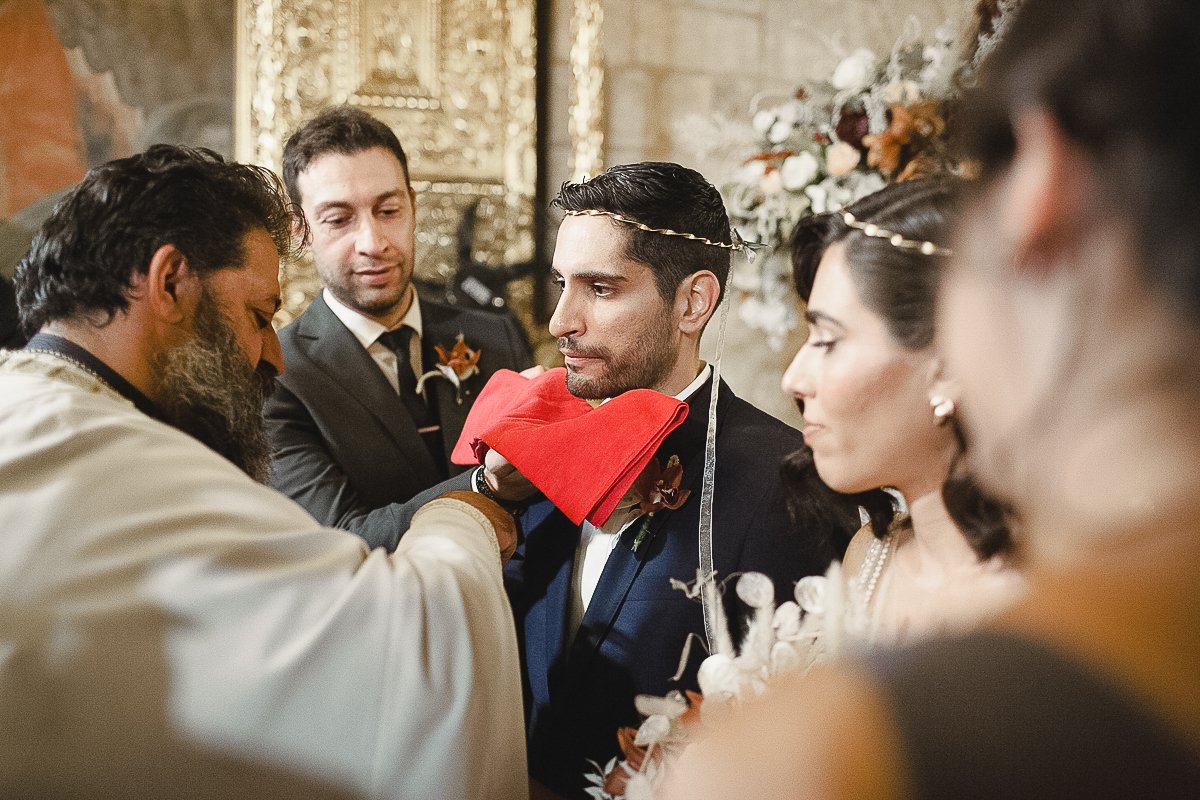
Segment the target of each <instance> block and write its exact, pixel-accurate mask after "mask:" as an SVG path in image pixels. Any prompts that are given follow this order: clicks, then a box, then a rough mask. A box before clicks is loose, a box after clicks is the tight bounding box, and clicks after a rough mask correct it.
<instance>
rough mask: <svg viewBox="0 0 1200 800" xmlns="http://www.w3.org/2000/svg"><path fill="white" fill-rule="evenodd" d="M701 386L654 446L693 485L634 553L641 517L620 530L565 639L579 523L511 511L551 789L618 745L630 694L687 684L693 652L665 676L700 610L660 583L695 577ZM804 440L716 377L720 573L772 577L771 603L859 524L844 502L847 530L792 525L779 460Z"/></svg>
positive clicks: (629, 713)
mask: <svg viewBox="0 0 1200 800" xmlns="http://www.w3.org/2000/svg"><path fill="white" fill-rule="evenodd" d="M711 386H712V383H711V381H710V382H709V384H708V385H707V386H705V387H703V388H701V389H700V390H699V391H698V392H697V393H696V394H695V395H693V397H692V398H690V399H689V401H688V403H689V406H690V409H689V412H688V416H687V419H686V420H685V421H684V423H683V424H682V425H681V426H680V427H679V428H677V429H676V430H675V431H673V432H672V433H671V435H670V436H669V437H668V438H667V440H666V441H665V442H664V444H663V446H662V447H661V448H660V450H659V451H658V454H657V457H658V459H659V461H660V463H663V464H665V463H666V460H667V459H668V458H669V457H670V456H671V455H678V456H680V459H681V461H682V463H683V466H684V477H683V482H682V484H681V485H682V486H685V487H689V488H690V489H691V496H690V498H689V499H688V501H687V502H686V503H685V504H684V505H683V507H681V508H680V509H679V510H677V511H669V510H663V511H659V512H658V513H657V514H655V516H654V517H653V518H652V521H651V523H650V525H649V528H648V530H647V535H646V536H645V537H644V539H643V541H642V544H641V546H640V547H639V548H638V552H637V553H635V552H633V550H632V544H633V540H634V538H635V537H636V536H637V533H638V530H639V528H640V526H641V524H642V522H641V521H637V522H635V523H633V524H632V525H631V526H630V527H629V529H627V530H626V531H625V532H624V533H623V534H622V536H621V539H620V541H618V543H617V545H616V547H615V548H614V549H613V551H612V554H611V555H610V556H609V559H608V561H607V563H606V565H605V567H604V572H603V573H602V575H601V577H600V582H599V584H598V586H597V587H596V591H595V594H594V595H593V597H592V600H591V603H590V604H589V606H588V609H587V612H586V614H585V615H584V618H583V623H582V625H581V626H580V628H579V632H578V634H577V635H576V634H574V632H573V631H571V630H569V614H570V602H571V576H572V569H573V566H574V560H575V552H576V547H577V544H578V542H579V528H578V526H575V525H572V524H571V522H570V520H568V519H567V518H566V516H565V515H563V514H562V512H560V511H558V510H557V509H556V508H554V507H553V505H551V504H550V503H549V502H548V501H543V502H540V503H535V504H534V505H533V506H531V507H530V508H529V509H528V510H527V511H526V512H525V514H524V515H523V517H522V528H523V535H524V539H523V541H522V543H521V545H520V547H519V548H518V552H517V556H515V557H514V558H513V560H512V561H510V562H509V563H508V565H507V566H506V568H505V581H506V584H507V587H508V590H509V597H510V599H511V601H512V604H513V611H514V614H515V616H516V623H517V636H518V640H519V642H520V646H521V657H522V667H523V671H524V683H525V691H526V707H527V716H528V719H527V722H528V726H529V730H528V733H529V762H530V774H531V776H532V777H534V778H536V779H538V780H540V781H542V782H543V783H545V784H546V785H548V786H549V787H550V788H552V789H554V790H556V791H558V792H560V793H562V794H565V795H568V796H582V794H583V792H582V787H583V780H582V776H583V775H584V773H585V772H586V771H588V769H589V765H588V763H587V760H588V759H591V760H593V761H596V762H598V763H600V764H601V765H603V764H604V763H605V762H606V761H607V760H608V759H609V758H611V757H612V756H614V755H616V754H617V753H618V747H617V740H616V731H617V728H618V727H620V726H624V725H630V726H636V725H637V724H638V723H639V722H640V718H639V715H638V713H637V711H636V710H635V708H634V703H633V701H634V697H635V696H636V695H638V694H642V693H648V694H655V695H663V694H666V693H667V692H668V691H670V690H671V689H684V688H689V689H695V688H697V684H696V670H697V668H698V667H699V664H700V661H701V660H703V658H704V655H705V653H704V652H703V648H701V647H693V648H692V651H691V657H690V659H689V661H688V664H687V668H686V670H685V672H684V675H683V678H682V680H680V681H679V682H672V681H671V677H672V675H673V674H674V673H675V671H676V669H677V667H678V665H679V660H680V655H681V653H682V652H683V648H684V644H685V642H686V640H687V638H688V634H691V633H694V634H697V635H698V636H700V637H703V635H704V621H703V612H702V610H701V606H700V604H699V603H698V602H697V601H693V600H689V599H687V598H686V597H685V596H684V594H683V592H681V591H678V590H676V589H672V588H671V585H670V582H669V579H670V578H677V579H679V580H681V581H686V582H689V583H690V582H692V581H694V580H695V578H696V569H697V566H698V564H699V556H698V541H699V540H698V534H697V531H698V524H699V516H700V495H701V486H702V480H701V476H702V473H703V468H704V441H705V433H706V428H707V417H708V405H709V398H710V396H711V394H710V392H711ZM802 444H803V440H802V438H801V436H800V434H799V433H797V432H796V431H795V430H794V429H792V428H791V427H789V426H787V425H785V424H784V423H782V422H780V421H778V420H776V419H774V418H773V417H770V416H768V415H767V414H765V413H763V412H761V411H759V410H758V409H756V408H754V407H753V406H751V405H749V404H748V403H746V402H745V401H743V400H741V399H739V398H737V397H735V396H734V395H733V393H732V392H731V391H730V390H729V387H728V386H726V385H725V384H724V383H722V385H721V393H720V399H719V405H718V434H717V470H716V482H715V494H714V497H713V558H714V565H715V568H716V571H717V578H718V580H721V579H722V578H726V577H729V576H731V575H734V574H736V573H738V572H744V571H750V570H757V571H759V572H763V573H765V574H767V575H769V576H770V577H771V578H773V579H774V581H775V586H776V590H777V593H778V595H779V600H780V601H782V600H785V599H788V598H790V597H791V596H792V591H793V587H794V584H795V582H796V581H797V580H799V579H800V578H801V577H803V576H805V575H813V574H819V573H823V572H824V571H825V569H826V568H827V566H828V565H829V562H830V559H831V557H832V556H833V553H832V551H831V545H830V542H831V541H845V537H846V536H847V535H848V533H849V532H850V531H852V530H853V529H854V528H855V527H857V511H856V509H854V508H853V506H851V505H849V504H848V503H847V504H846V506H845V507H844V508H842V509H840V510H838V511H839V513H835V514H833V515H831V518H833V519H837V520H839V522H843V521H844V522H843V526H844V528H845V530H812V529H808V530H797V529H796V528H795V526H793V524H792V523H791V522H790V520H789V518H788V515H787V509H786V500H785V494H784V487H783V484H782V481H781V478H780V464H781V463H782V461H783V458H784V456H785V455H786V454H788V453H789V452H792V451H794V450H797V449H799V448H800V447H801V446H802ZM580 446H583V447H586V446H587V443H586V442H581V443H580ZM835 524H836V523H835ZM731 595H733V591H732V587H731V588H730V589H729V591H728V592H727V593H726V600H727V606H729V607H730V608H731V609H732V608H733V606H734V605H736V601H735V600H734V601H733V602H730V600H731V598H730V596H731ZM737 638H738V637H737V636H736V634H735V636H734V639H735V641H737Z"/></svg>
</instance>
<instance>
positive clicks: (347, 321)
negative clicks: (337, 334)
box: [322, 287, 423, 394]
mask: <svg viewBox="0 0 1200 800" xmlns="http://www.w3.org/2000/svg"><path fill="white" fill-rule="evenodd" d="M409 291H410V292H411V293H412V303H411V304H410V305H409V306H408V313H407V314H405V315H404V319H402V320H400V325H397V326H396V328H393V329H392V330H396V329H397V328H400V327H401V326H404V325H407V326H408V327H410V328H412V329H413V330H414V331H416V332H417V335H416V336H413V337H411V338H410V339H409V340H408V350H409V353H408V357H409V363H410V365H411V366H412V371H413V375H416V376H417V377H418V378H419V377H420V376H421V372H422V366H423V365H422V362H421V301H420V299H419V298H418V297H417V292H416V290H415V289H413V288H411V287H410V288H409ZM322 297H324V298H325V303H326V305H328V306H329V310H330V311H332V312H333V315H334V316H335V317H337V318H338V319H340V320H341V321H342V324H343V325H345V326H346V328H347V329H348V330H349V331H350V333H351V335H352V336H354V338H355V339H357V340H358V343H359V344H361V345H362V346H363V349H364V350H366V351H367V353H368V354H369V355H370V356H371V358H373V359H374V360H375V363H376V364H378V365H379V369H380V370H382V371H383V377H385V378H387V381H388V383H390V384H391V385H392V389H394V390H395V391H396V394H400V378H399V377H397V375H398V369H399V365H398V364H397V362H396V353H395V351H394V350H392V349H391V348H390V347H388V346H387V345H385V344H383V343H382V342H380V341H379V337H380V335H381V334H383V333H386V332H387V330H388V329H387V328H385V327H383V326H382V325H380V324H379V323H378V322H376V321H375V320H373V319H371V318H370V317H366V316H363V315H362V314H360V313H359V312H357V311H355V310H354V309H352V308H350V306H348V305H346V304H345V303H343V302H341V301H340V300H338V299H337V298H336V297H334V296H333V293H332V292H330V291H329V290H328V289H325V290H324V291H323V292H322Z"/></svg>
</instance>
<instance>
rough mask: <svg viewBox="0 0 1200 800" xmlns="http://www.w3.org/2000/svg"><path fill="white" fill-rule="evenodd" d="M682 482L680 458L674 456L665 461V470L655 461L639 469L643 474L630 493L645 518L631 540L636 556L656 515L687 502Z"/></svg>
mask: <svg viewBox="0 0 1200 800" xmlns="http://www.w3.org/2000/svg"><path fill="white" fill-rule="evenodd" d="M682 481H683V464H681V463H680V462H679V456H675V455H673V456H671V457H670V458H668V459H667V466H666V468H663V466H662V465H661V464H659V462H658V459H657V458H653V459H651V460H650V463H649V464H647V465H646V468H645V469H644V470H642V474H641V475H639V476H638V478H637V480H636V481H634V482H633V493H634V495H635V496H636V497H637V498H638V508H639V509H640V510H641V512H642V513H643V514H645V515H646V519H645V520H644V521H643V522H642V525H641V527H640V528H639V529H638V532H637V535H636V536H634V537H633V545H632V547H633V552H635V553H636V552H637V551H638V549H639V548H641V546H642V542H643V541H644V540H645V538H646V534H647V533H648V532H649V530H650V520H651V519H653V518H654V514H655V512H657V511H661V510H662V509H664V508H665V509H669V510H671V511H674V510H675V509H677V508H680V507H681V506H682V505H683V504H684V503H686V502H687V500H688V498H689V497H690V496H691V494H692V491H691V489H680V488H679V484H680V483H681V482H682Z"/></svg>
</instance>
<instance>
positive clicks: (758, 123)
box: [677, 0, 1019, 350]
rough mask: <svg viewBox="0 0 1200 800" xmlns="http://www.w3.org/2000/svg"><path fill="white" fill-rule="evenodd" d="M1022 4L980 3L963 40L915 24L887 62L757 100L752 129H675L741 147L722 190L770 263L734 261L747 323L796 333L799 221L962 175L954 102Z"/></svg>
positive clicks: (854, 62)
mask: <svg viewBox="0 0 1200 800" xmlns="http://www.w3.org/2000/svg"><path fill="white" fill-rule="evenodd" d="M1018 3H1019V0H981V2H980V3H979V5H978V7H977V10H976V22H975V24H976V29H975V30H974V31H972V35H970V36H969V37H968V38H969V40H970V46H969V47H966V46H963V44H962V42H963V36H962V35H961V32H960V31H959V30H958V29H957V28H956V26H955V25H954V24H952V23H950V22H947V23H944V24H943V25H941V26H940V27H939V28H938V29H937V30H936V31H935V32H934V34H933V36H932V38H931V39H930V40H928V41H926V40H925V39H924V38H923V36H922V31H921V27H920V24H919V23H918V22H917V20H916V19H915V18H909V20H908V21H907V22H906V24H905V27H904V30H903V32H902V33H901V35H900V36H899V38H898V39H897V40H896V42H895V44H894V45H893V47H892V49H891V51H890V52H889V53H887V54H885V55H883V56H880V55H879V54H877V53H875V52H873V51H871V50H868V49H865V48H860V49H858V50H855V51H854V52H852V53H850V54H848V55H846V56H845V57H844V58H842V59H841V61H840V62H839V63H838V65H837V67H836V68H835V69H834V71H833V73H832V74H831V75H830V76H829V77H828V78H827V79H823V80H817V81H811V82H809V83H807V84H805V85H803V86H801V87H799V88H798V89H797V90H796V91H795V93H794V95H793V96H791V97H788V98H784V99H780V98H778V97H777V98H775V100H774V102H772V101H771V100H770V98H761V97H760V98H758V99H757V100H756V102H755V106H756V107H755V108H753V109H752V114H753V116H752V121H751V124H750V125H749V126H747V125H745V124H739V123H737V122H734V121H731V120H728V119H725V118H722V117H720V116H718V117H702V116H699V115H691V116H689V117H686V118H684V119H682V120H680V122H679V124H678V126H677V128H678V131H679V135H680V138H681V139H682V140H684V141H685V142H690V143H691V147H692V149H693V150H695V151H697V153H699V154H707V153H712V152H714V151H721V152H728V151H730V150H731V149H733V148H732V147H731V144H733V142H737V141H740V142H741V143H742V148H741V153H742V154H743V155H742V161H741V164H740V167H739V168H738V169H737V170H736V172H735V174H734V176H733V178H732V180H730V181H728V182H726V183H725V184H724V185H723V186H722V187H721V193H722V196H723V197H724V199H725V204H726V208H727V209H728V211H729V216H730V220H731V222H732V223H733V224H734V225H735V226H736V227H737V228H738V231H739V233H740V234H741V235H742V237H743V238H744V239H746V240H748V241H752V242H758V243H761V244H764V245H766V246H767V248H768V252H769V253H772V255H769V256H768V257H766V258H759V259H757V260H756V261H755V262H754V263H745V262H743V261H741V260H737V263H736V264H735V266H734V270H733V274H732V275H731V279H730V280H731V286H732V288H733V289H734V291H736V292H739V293H740V294H741V295H742V296H743V297H744V301H743V303H742V305H741V308H740V313H741V316H742V319H743V321H744V322H745V323H746V324H747V325H748V326H750V327H752V328H757V329H760V330H762V331H763V332H764V334H765V335H766V338H767V341H768V343H769V344H770V346H771V347H772V348H774V349H776V350H779V349H781V348H782V345H783V341H784V338H785V337H786V336H787V334H788V333H789V332H790V331H791V330H792V329H794V328H795V327H796V326H797V325H798V323H799V317H798V314H797V311H796V300H795V295H794V292H793V291H792V287H791V264H790V260H789V258H788V256H787V253H786V252H785V251H786V247H784V245H785V243H786V241H787V239H788V237H789V235H790V233H791V231H792V229H793V228H795V226H796V223H797V222H798V221H799V220H800V219H801V218H802V217H804V216H806V215H808V214H819V213H823V212H826V211H831V210H834V209H837V208H840V207H842V206H845V205H849V204H850V203H853V202H854V201H855V200H858V199H859V198H861V197H864V196H866V195H868V194H871V193H872V192H875V191H878V190H879V189H881V188H883V186H884V185H885V184H886V183H888V182H891V181H902V180H907V179H909V178H914V177H920V176H922V175H927V174H930V173H932V172H937V171H940V170H945V169H952V170H957V167H956V165H954V164H953V163H952V162H951V159H950V154H949V152H948V150H949V147H948V141H947V131H948V125H949V122H950V120H949V116H950V111H951V107H952V103H953V100H954V98H955V97H956V96H957V95H958V93H959V91H960V90H961V88H962V87H963V86H964V85H967V84H969V83H970V82H971V81H972V80H973V77H974V73H975V67H976V65H977V63H978V60H979V58H982V57H983V56H985V55H986V53H987V52H988V51H989V50H990V49H991V47H992V46H993V45H994V43H995V42H996V41H998V40H999V38H1000V36H1001V35H1002V32H1003V26H1004V22H1005V16H1004V15H1005V14H1006V13H1008V12H1010V11H1011V10H1012V9H1013V8H1014V7H1015V6H1016V5H1018Z"/></svg>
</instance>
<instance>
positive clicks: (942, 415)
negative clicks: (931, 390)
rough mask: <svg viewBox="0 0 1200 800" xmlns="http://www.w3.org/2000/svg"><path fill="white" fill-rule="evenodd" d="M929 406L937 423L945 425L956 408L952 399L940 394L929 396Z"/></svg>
mask: <svg viewBox="0 0 1200 800" xmlns="http://www.w3.org/2000/svg"><path fill="white" fill-rule="evenodd" d="M929 406H930V407H931V408H932V409H933V419H934V421H935V422H937V424H938V425H945V424H946V423H947V422H949V421H950V418H951V417H953V416H954V412H955V410H956V409H955V406H954V401H953V400H951V399H950V398H949V397H942V396H940V395H939V396H935V397H931V398H930V399H929Z"/></svg>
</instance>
